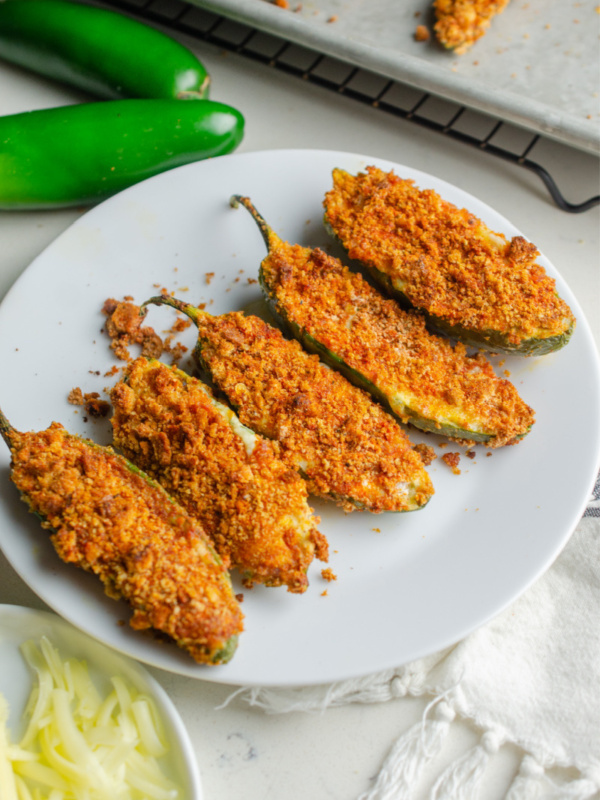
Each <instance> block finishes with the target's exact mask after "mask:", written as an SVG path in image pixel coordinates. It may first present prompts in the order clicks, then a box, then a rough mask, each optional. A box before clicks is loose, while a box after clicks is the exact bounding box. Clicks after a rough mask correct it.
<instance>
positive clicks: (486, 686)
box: [230, 480, 600, 800]
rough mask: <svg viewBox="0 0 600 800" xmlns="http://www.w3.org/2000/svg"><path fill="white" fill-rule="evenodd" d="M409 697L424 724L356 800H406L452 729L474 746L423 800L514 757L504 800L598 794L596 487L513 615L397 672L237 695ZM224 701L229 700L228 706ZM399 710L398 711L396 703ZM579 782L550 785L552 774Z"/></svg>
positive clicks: (261, 700) (471, 792)
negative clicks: (565, 773) (461, 724)
mask: <svg viewBox="0 0 600 800" xmlns="http://www.w3.org/2000/svg"><path fill="white" fill-rule="evenodd" d="M406 695H413V696H417V695H423V696H429V697H431V702H430V703H429V705H428V706H427V709H426V711H425V714H424V716H423V719H422V721H421V722H419V723H418V724H417V725H415V726H414V727H413V728H412V729H410V730H409V731H408V732H406V733H405V734H404V735H403V736H402V737H401V738H400V739H399V740H398V741H397V742H396V743H395V744H394V745H393V746H392V748H391V750H390V752H389V754H388V756H387V758H386V760H385V762H384V764H383V766H382V768H381V771H380V773H379V775H378V777H377V779H376V780H375V781H374V784H373V786H372V788H371V790H370V791H369V792H367V793H366V794H364V795H362V796H361V798H360V800H392V799H393V800H410V798H411V797H413V796H414V792H415V791H416V790H417V789H418V787H419V782H420V777H421V775H422V772H423V768H424V766H425V765H426V764H429V763H432V759H434V758H435V756H436V755H438V754H439V753H440V751H441V748H442V745H443V743H444V740H445V738H446V736H447V734H448V733H449V731H450V729H451V726H452V724H453V723H454V721H455V720H458V719H463V720H469V721H470V722H471V723H473V724H474V725H475V726H476V727H477V729H478V730H479V731H480V734H481V736H480V740H479V743H478V744H477V745H476V746H475V747H473V748H472V749H471V750H470V751H469V752H467V753H466V754H464V755H462V756H461V757H459V758H458V759H457V760H455V761H454V762H453V763H452V764H450V765H449V766H448V767H447V768H446V769H444V771H443V772H442V773H441V774H440V775H439V778H438V779H437V781H436V783H435V785H434V786H433V788H432V790H431V794H430V797H431V800H473V798H476V797H477V787H478V785H479V783H480V781H481V779H482V777H483V775H484V773H485V768H486V766H487V764H488V762H489V760H490V758H491V757H492V756H493V755H494V754H495V753H497V752H498V750H499V748H501V747H502V746H503V745H506V744H509V743H510V744H512V745H516V746H517V747H519V748H521V750H522V761H521V767H520V770H519V773H518V775H517V776H516V778H515V779H514V781H513V783H512V786H511V787H510V790H509V792H508V794H507V800H532V799H533V798H539V799H540V800H541V798H543V799H544V800H546V799H547V798H548V799H549V798H565V800H566V798H569V800H588V798H592V797H598V796H599V793H600V480H599V481H598V483H597V484H596V487H595V491H594V494H593V496H592V498H591V500H590V503H589V505H588V507H587V509H586V512H585V515H584V517H583V518H582V520H581V522H580V524H579V525H578V527H577V529H576V531H575V533H574V534H573V536H572V537H571V539H570V540H569V542H568V544H567V546H566V547H565V549H564V550H563V552H562V553H561V555H560V556H559V557H558V559H557V560H556V561H555V563H554V564H553V566H552V567H551V568H550V569H549V570H548V571H547V572H546V574H545V575H544V576H543V577H542V578H541V579H540V580H539V581H537V582H536V584H534V586H533V587H531V588H530V589H529V590H528V591H527V592H525V594H524V595H523V596H522V597H521V598H519V599H518V600H517V601H516V602H515V603H514V604H513V605H512V606H511V607H510V608H508V609H507V610H506V611H504V612H503V613H501V614H500V615H499V616H498V617H496V618H495V619H494V620H492V621H491V622H490V623H488V624H487V625H485V626H483V627H482V628H480V629H479V630H477V631H475V632H474V633H472V634H471V635H470V636H468V637H467V638H466V639H464V640H463V641H462V642H460V643H459V644H457V645H455V646H454V647H452V648H449V649H448V650H445V651H443V652H441V653H437V654H435V655H433V656H430V657H429V658H425V659H420V660H418V661H414V662H412V663H410V664H407V665H405V666H402V667H399V668H397V669H395V670H393V671H388V672H384V673H381V674H377V675H372V676H369V677H366V678H361V679H357V680H350V681H344V682H341V683H337V684H334V685H331V686H319V687H309V688H300V689H287V690H282V689H261V688H252V689H241V690H238V692H236V693H235V695H232V697H233V696H241V697H242V698H243V699H244V700H246V701H247V702H248V703H250V704H251V705H253V706H258V707H260V708H263V709H264V710H265V711H266V712H268V713H283V712H290V711H314V710H317V709H326V708H327V707H330V706H339V705H343V704H345V703H355V702H360V703H372V702H382V701H387V700H393V699H398V698H401V697H403V696H406ZM230 699H231V698H230ZM400 702H401V701H400ZM554 767H563V768H568V770H569V775H571V774H573V773H574V774H575V775H576V776H577V777H575V778H571V777H570V779H569V780H562V779H561V780H560V781H558V780H557V778H556V777H555V775H554V774H553V776H552V777H551V776H550V774H548V770H550V769H551V768H554Z"/></svg>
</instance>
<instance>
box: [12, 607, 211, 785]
mask: <svg viewBox="0 0 600 800" xmlns="http://www.w3.org/2000/svg"><path fill="white" fill-rule="evenodd" d="M42 636H46V637H47V638H48V639H49V640H50V642H51V643H52V644H53V645H54V647H56V648H57V649H58V651H59V653H60V655H61V657H62V658H63V659H65V658H77V659H81V660H85V662H86V663H87V666H88V670H89V673H90V677H91V678H92V680H93V682H94V684H95V685H96V687H97V689H98V690H99V691H100V692H108V691H109V690H110V688H111V684H110V677H111V676H112V675H120V676H121V677H122V678H123V679H124V680H126V681H127V682H128V683H129V684H131V685H132V686H134V687H135V689H136V690H137V691H138V692H140V693H143V694H145V695H148V696H150V697H152V699H153V701H154V703H155V704H156V708H157V710H158V712H159V714H160V716H161V719H162V722H163V725H164V731H165V736H166V738H167V740H168V742H169V751H168V753H167V754H166V755H165V756H163V757H162V758H160V759H159V763H160V765H161V767H162V769H163V771H164V773H165V774H166V775H167V776H168V777H170V778H171V779H172V780H173V781H174V782H175V783H177V785H178V786H180V787H181V791H182V800H202V786H201V782H200V772H199V769H198V765H197V762H196V758H195V755H194V751H193V748H192V744H191V742H190V739H189V736H188V733H187V731H186V729H185V726H184V724H183V722H182V720H181V717H180V716H179V714H178V712H177V709H176V708H175V706H174V705H173V703H172V702H171V700H170V699H169V696H168V695H167V693H166V692H165V690H164V689H163V688H162V686H160V684H159V683H158V682H157V681H156V680H155V679H154V678H153V677H152V676H151V675H150V674H149V673H148V672H147V671H146V670H145V669H144V668H143V667H142V666H141V665H140V664H138V663H137V662H135V661H133V660H131V659H129V658H127V657H125V656H122V655H120V654H118V653H116V652H113V651H112V650H110V649H109V648H107V647H105V646H104V645H102V644H100V643H99V642H96V641H95V640H94V639H92V638H90V637H89V636H87V635H86V634H84V633H81V632H80V631H79V630H77V629H76V628H74V627H73V626H72V625H71V624H69V623H68V622H65V621H64V620H63V619H61V617H59V616H57V615H56V614H54V613H51V612H47V611H38V610H34V609H31V608H24V607H22V606H15V605H6V604H0V664H2V669H1V670H0V692H1V693H2V694H3V695H4V697H5V698H6V700H7V702H8V704H9V709H10V712H9V719H8V728H9V731H10V734H11V740H12V741H14V742H16V741H18V739H19V738H20V736H21V735H22V733H23V732H24V724H25V721H24V719H23V711H24V708H25V704H26V702H27V699H28V697H29V694H30V692H31V689H32V686H33V676H32V674H31V670H30V668H29V666H28V665H27V663H26V662H25V660H24V658H23V656H22V655H21V652H20V649H19V648H20V646H21V645H22V644H23V642H25V641H27V640H28V639H32V640H33V641H35V642H36V644H37V643H38V642H39V640H40V638H41V637H42Z"/></svg>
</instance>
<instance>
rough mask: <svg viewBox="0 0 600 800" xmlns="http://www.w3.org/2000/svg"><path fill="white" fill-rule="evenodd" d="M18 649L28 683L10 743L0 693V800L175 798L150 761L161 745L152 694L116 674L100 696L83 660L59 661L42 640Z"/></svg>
mask: <svg viewBox="0 0 600 800" xmlns="http://www.w3.org/2000/svg"><path fill="white" fill-rule="evenodd" d="M21 651H22V653H23V656H24V658H25V660H26V661H27V663H28V664H29V666H30V667H31V668H32V669H33V671H34V673H35V676H36V682H35V684H34V686H33V689H32V691H31V693H30V696H29V700H28V703H27V706H26V709H25V716H26V717H27V718H28V724H27V728H26V730H25V733H24V734H23V737H22V738H21V741H20V742H19V743H18V744H11V742H10V737H9V732H8V703H7V702H6V699H5V698H4V697H3V696H2V695H1V694H0V786H1V787H2V800H80V798H83V797H85V798H86V800H115V798H118V799H119V800H181V797H182V795H181V790H180V788H179V787H177V786H176V785H175V783H173V781H172V780H171V779H170V778H168V777H167V776H166V775H165V773H164V771H163V769H162V766H161V764H159V762H158V761H157V759H159V758H161V757H162V756H164V755H165V754H166V753H167V751H168V746H167V744H166V741H165V736H164V732H163V730H162V725H161V720H160V717H159V715H158V712H157V709H156V707H155V704H154V702H153V701H152V698H150V697H147V696H145V695H143V694H139V693H138V692H137V691H136V689H135V688H134V687H133V686H131V685H130V684H128V683H127V682H126V681H125V680H123V678H122V677H120V676H113V677H112V678H111V683H112V690H111V691H109V692H108V694H107V695H106V696H104V697H103V696H102V695H101V694H100V693H99V692H98V690H97V689H96V687H95V685H94V683H93V682H92V680H91V678H90V675H89V672H88V669H87V665H86V664H85V662H84V661H78V660H76V659H67V660H63V659H62V658H61V656H60V654H59V651H58V650H57V649H56V648H55V647H54V646H53V645H52V644H51V643H50V641H49V640H48V639H47V638H46V637H42V638H41V640H40V643H39V648H38V647H37V646H36V644H35V643H34V642H33V641H27V642H25V643H24V644H23V645H22V647H21Z"/></svg>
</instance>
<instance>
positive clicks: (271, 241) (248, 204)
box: [229, 194, 280, 250]
mask: <svg viewBox="0 0 600 800" xmlns="http://www.w3.org/2000/svg"><path fill="white" fill-rule="evenodd" d="M229 205H230V206H231V207H232V208H237V207H238V206H239V205H242V206H244V208H245V209H246V210H247V211H249V212H250V214H251V215H252V218H253V219H254V221H255V222H256V224H257V225H258V227H259V228H260V232H261V233H262V236H263V239H264V240H265V245H266V246H267V250H272V249H273V247H274V246H275V245H276V244H277V243H278V242H279V241H280V239H279V237H278V236H277V234H276V233H275V232H274V231H273V229H272V228H271V226H270V225H269V224H268V223H267V221H266V220H265V218H264V217H263V216H262V214H261V213H260V212H259V211H258V209H257V208H256V206H255V205H254V203H253V202H252V200H250V198H249V197H244V196H243V195H241V194H234V195H233V196H232V197H231V199H230V200H229Z"/></svg>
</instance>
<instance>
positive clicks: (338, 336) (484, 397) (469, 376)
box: [233, 197, 534, 447]
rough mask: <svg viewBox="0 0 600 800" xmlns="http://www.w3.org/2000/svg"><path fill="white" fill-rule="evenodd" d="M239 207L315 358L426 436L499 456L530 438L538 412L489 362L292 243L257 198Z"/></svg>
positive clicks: (269, 281)
mask: <svg viewBox="0 0 600 800" xmlns="http://www.w3.org/2000/svg"><path fill="white" fill-rule="evenodd" d="M233 200H234V202H241V203H243V205H244V206H246V208H248V210H249V211H250V212H251V214H252V215H253V217H254V219H255V221H256V222H257V223H258V225H259V227H260V229H261V232H262V234H263V237H264V239H265V242H266V244H267V248H268V254H267V256H266V258H265V259H264V260H263V261H262V263H261V265H260V270H259V278H260V283H261V286H262V288H263V290H264V292H265V294H266V296H267V299H268V300H269V302H270V305H271V307H272V310H273V311H274V313H275V314H276V315H277V316H278V317H279V318H280V319H281V320H282V322H283V324H284V325H285V326H286V327H287V328H288V329H289V331H290V332H291V333H292V334H293V335H294V336H296V338H298V339H299V340H300V341H301V342H302V344H304V346H305V347H306V349H308V350H311V351H313V352H316V353H318V354H319V355H320V356H321V358H323V360H324V361H326V362H327V363H328V364H330V365H331V366H332V367H334V368H335V369H338V370H339V371H340V372H342V373H343V374H344V375H345V376H346V377H347V378H348V379H349V380H350V381H352V382H353V383H355V384H357V385H358V386H361V387H362V388H364V389H366V390H367V391H369V392H371V394H372V395H373V396H374V397H376V398H377V399H378V400H379V401H381V402H382V403H383V404H384V405H385V406H386V408H387V409H388V410H389V411H391V412H392V413H393V414H394V415H395V416H396V417H398V418H399V419H400V420H401V421H402V422H405V423H407V422H410V423H412V424H413V425H415V426H416V427H418V428H421V429H423V430H426V431H434V432H437V433H441V434H444V435H446V436H448V437H450V438H452V439H458V440H460V441H464V442H468V443H474V442H484V443H485V444H487V445H489V446H490V447H500V446H502V445H506V444H513V443H514V442H516V441H518V440H519V438H521V437H522V436H524V435H525V434H526V433H527V431H528V430H529V428H530V427H531V425H532V424H533V421H534V415H533V411H532V410H531V408H529V406H528V405H527V404H526V403H525V402H524V401H523V400H522V399H521V398H520V397H519V395H518V393H517V391H516V389H515V387H514V386H513V385H512V384H511V383H510V382H509V381H507V380H504V379H502V378H499V377H498V376H497V375H496V374H495V372H494V370H493V368H492V365H491V364H490V363H489V361H487V360H486V359H485V358H484V357H483V356H482V355H480V354H478V355H476V356H469V355H467V352H466V349H465V347H464V346H463V345H460V344H459V345H456V346H454V347H453V346H452V345H451V344H450V342H449V341H448V340H446V339H442V338H441V337H439V336H435V335H434V334H432V333H429V332H428V331H427V329H426V327H425V323H424V320H423V317H422V316H421V315H420V314H419V313H417V312H414V311H405V310H403V309H401V308H400V307H399V306H398V305H397V303H396V302H395V301H394V300H390V299H386V298H384V297H383V296H382V295H381V294H380V293H379V292H378V291H377V290H376V289H374V288H373V287H372V286H371V285H370V284H368V283H367V281H365V280H364V278H363V277H362V276H361V275H359V274H358V273H355V272H352V271H351V270H350V269H348V268H347V267H345V266H344V265H343V264H342V263H341V262H340V261H339V260H338V259H337V258H333V257H332V256H329V255H327V254H326V253H324V252H323V251H322V250H319V249H318V248H316V249H311V248H308V247H301V246H300V245H291V244H288V243H287V242H283V241H282V240H281V239H280V238H279V237H278V236H277V235H276V234H275V233H274V232H273V230H272V229H271V228H270V227H269V226H268V225H267V223H266V222H265V220H264V219H263V218H262V217H261V216H260V214H259V213H258V212H257V210H256V209H255V208H254V206H253V205H252V203H251V202H250V201H249V200H248V198H244V197H235V198H234V199H233Z"/></svg>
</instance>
